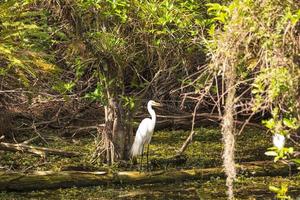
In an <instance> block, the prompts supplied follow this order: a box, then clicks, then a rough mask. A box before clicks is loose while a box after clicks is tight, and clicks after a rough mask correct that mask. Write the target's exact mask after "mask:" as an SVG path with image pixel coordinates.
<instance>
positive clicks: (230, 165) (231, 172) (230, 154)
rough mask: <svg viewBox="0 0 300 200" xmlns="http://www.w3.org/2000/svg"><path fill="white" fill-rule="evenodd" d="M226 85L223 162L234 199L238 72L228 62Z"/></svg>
mask: <svg viewBox="0 0 300 200" xmlns="http://www.w3.org/2000/svg"><path fill="white" fill-rule="evenodd" d="M225 70H226V71H225V85H226V91H227V96H226V101H225V108H224V110H225V112H224V115H223V120H222V135H223V143H224V152H223V163H224V167H225V173H226V176H227V178H226V185H227V187H228V191H227V192H228V198H229V199H234V195H233V181H234V179H235V177H236V169H235V162H234V151H235V137H234V131H235V124H234V114H235V110H234V102H235V93H236V88H235V87H236V86H235V80H236V72H235V69H234V66H233V65H232V64H227V65H226V69H225Z"/></svg>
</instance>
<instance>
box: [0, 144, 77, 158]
mask: <svg viewBox="0 0 300 200" xmlns="http://www.w3.org/2000/svg"><path fill="white" fill-rule="evenodd" d="M0 150H4V151H13V152H16V151H20V152H25V153H31V154H35V155H39V156H41V157H45V156H46V155H47V154H51V155H60V156H65V157H73V156H80V155H81V154H80V153H77V152H70V151H63V150H59V149H50V148H45V147H34V146H29V145H25V144H11V143H5V142H0Z"/></svg>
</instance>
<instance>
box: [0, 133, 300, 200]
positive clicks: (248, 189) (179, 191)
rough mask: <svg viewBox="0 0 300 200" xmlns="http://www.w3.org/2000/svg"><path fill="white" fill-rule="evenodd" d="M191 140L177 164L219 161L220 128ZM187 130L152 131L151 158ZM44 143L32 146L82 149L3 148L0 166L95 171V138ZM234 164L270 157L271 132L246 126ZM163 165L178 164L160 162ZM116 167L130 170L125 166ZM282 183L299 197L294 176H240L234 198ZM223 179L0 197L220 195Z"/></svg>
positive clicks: (165, 152)
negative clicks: (39, 153)
mask: <svg viewBox="0 0 300 200" xmlns="http://www.w3.org/2000/svg"><path fill="white" fill-rule="evenodd" d="M196 132H197V134H196V136H195V137H194V138H193V143H192V144H190V146H189V147H188V148H187V150H186V152H185V154H186V156H187V161H186V163H184V164H183V165H181V166H180V167H182V168H192V167H212V166H220V165H221V163H222V159H221V155H222V150H223V146H222V142H221V140H222V135H221V132H220V128H218V127H208V128H197V129H196ZM188 135H189V131H182V130H177V131H156V132H155V133H154V135H153V139H152V142H151V145H150V160H154V159H166V158H170V157H172V156H174V155H175V154H176V151H177V150H178V149H179V148H180V147H181V145H182V144H183V142H184V141H185V139H186V138H187V136H188ZM50 136H51V137H49V138H51V139H49V140H47V141H48V144H45V143H40V142H36V143H33V144H32V145H37V146H38V145H39V146H45V147H49V148H57V149H63V150H68V151H75V152H81V153H83V154H84V155H83V156H81V157H73V158H63V157H59V156H48V157H47V158H46V160H43V159H41V158H39V157H36V156H34V155H30V154H23V153H10V152H1V153H0V154H1V160H0V166H2V167H5V169H16V170H26V169H30V170H56V171H59V170H62V169H63V168H66V167H68V166H73V167H74V166H80V167H87V168H90V169H93V170H95V169H99V168H101V167H103V166H102V165H101V164H99V163H98V164H96V165H93V164H91V163H90V162H89V161H90V155H91V154H92V152H93V149H94V138H93V137H90V136H85V137H82V138H76V139H66V138H60V137H58V136H55V135H53V134H52V135H51V134H50ZM237 139H238V140H237V147H236V152H237V154H236V159H237V162H243V161H255V160H266V159H270V158H268V157H266V156H264V151H265V150H266V149H267V148H268V147H269V146H270V145H271V143H270V136H269V135H267V134H266V133H265V132H263V131H261V130H259V129H256V128H248V129H245V131H244V132H243V133H242V135H240V136H238V137H237ZM160 167H161V168H163V169H169V168H171V167H178V166H160ZM114 170H128V168H126V167H123V168H122V167H121V168H115V167H114ZM278 180H280V181H289V182H290V191H291V194H292V195H294V196H296V195H298V193H299V191H298V189H299V187H298V185H300V181H299V178H298V177H291V178H278V177H277V178H268V177H257V178H243V177H240V178H239V179H238V180H237V181H236V184H235V187H236V188H235V191H236V196H237V198H238V199H239V198H240V199H251V198H252V199H255V198H258V199H259V198H262V196H263V199H272V198H273V197H274V194H272V193H271V192H269V190H268V184H269V183H271V182H272V183H275V184H276V183H278ZM225 191H226V187H225V183H224V180H221V179H218V178H214V179H211V180H210V181H207V182H201V180H199V181H192V182H180V183H174V184H168V185H163V184H155V185H141V186H128V185H127V186H122V185H118V186H107V187H103V186H102V187H87V188H68V189H58V190H42V191H33V192H27V193H14V192H2V193H0V199H124V200H126V199H224V198H225V196H226V194H225Z"/></svg>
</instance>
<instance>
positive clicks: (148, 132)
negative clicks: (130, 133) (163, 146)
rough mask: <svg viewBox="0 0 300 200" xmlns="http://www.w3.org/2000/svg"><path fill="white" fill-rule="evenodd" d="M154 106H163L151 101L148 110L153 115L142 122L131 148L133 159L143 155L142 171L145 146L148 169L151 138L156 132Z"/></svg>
mask: <svg viewBox="0 0 300 200" xmlns="http://www.w3.org/2000/svg"><path fill="white" fill-rule="evenodd" d="M152 106H161V104H160V103H157V102H155V101H153V100H150V101H149V102H148V104H147V109H148V112H149V114H150V115H151V119H150V118H145V119H143V120H142V122H141V123H140V125H139V127H138V129H137V131H136V135H135V138H134V142H133V145H132V147H131V156H132V157H136V156H139V155H141V156H142V157H141V163H140V165H141V169H142V166H143V164H142V163H143V156H144V146H145V145H148V146H147V167H148V156H149V144H150V141H151V137H152V134H153V131H154V127H155V122H156V114H155V112H154V110H153V108H152Z"/></svg>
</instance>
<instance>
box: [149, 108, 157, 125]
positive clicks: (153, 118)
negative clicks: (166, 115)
mask: <svg viewBox="0 0 300 200" xmlns="http://www.w3.org/2000/svg"><path fill="white" fill-rule="evenodd" d="M147 108H148V112H149V113H150V115H151V119H152V121H153V122H154V124H155V122H156V114H155V112H154V110H153V108H152V106H151V105H150V104H149V105H148V106H147Z"/></svg>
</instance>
